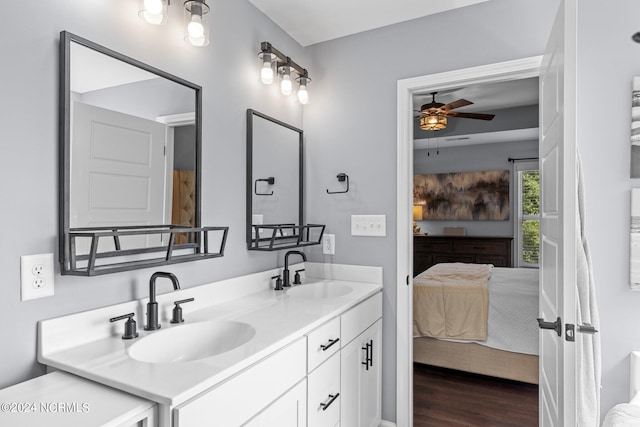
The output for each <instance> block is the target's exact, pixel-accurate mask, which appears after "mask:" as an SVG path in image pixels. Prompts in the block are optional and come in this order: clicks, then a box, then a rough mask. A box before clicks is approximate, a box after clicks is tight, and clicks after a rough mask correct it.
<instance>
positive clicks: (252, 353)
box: [38, 263, 382, 406]
mask: <svg viewBox="0 0 640 427" xmlns="http://www.w3.org/2000/svg"><path fill="white" fill-rule="evenodd" d="M305 268H306V270H307V271H306V274H307V277H306V279H305V284H310V283H317V282H325V283H327V284H328V285H332V284H341V285H345V286H348V287H350V288H351V289H352V291H351V292H350V293H348V294H346V295H343V296H339V297H335V298H326V299H310V298H300V297H294V296H290V295H288V291H287V290H284V291H274V290H272V289H270V286H271V285H270V284H271V281H270V280H269V278H270V277H271V276H272V275H274V272H277V270H270V271H267V272H263V273H258V274H254V275H250V276H243V277H241V278H235V279H232V280H230V281H223V282H217V283H213V284H209V285H203V286H198V287H196V288H188V289H184V290H180V291H178V292H173V293H172V292H169V293H167V294H163V295H159V296H158V301H159V302H160V305H161V306H162V307H163V310H162V311H161V316H160V317H161V323H162V329H161V330H166V329H168V328H180V327H181V326H182V325H187V324H192V323H194V322H199V321H206V320H225V321H229V320H231V321H237V322H244V323H247V324H249V325H251V326H253V327H254V328H255V331H256V332H255V336H254V337H253V338H252V339H251V340H249V341H248V342H247V343H246V344H243V345H241V346H239V347H237V348H235V349H233V350H231V351H228V352H225V353H222V354H219V355H216V356H211V357H208V358H204V359H200V360H194V361H185V362H175V363H147V362H141V361H137V360H134V359H132V358H130V357H129V356H128V354H127V348H128V347H129V346H131V345H133V344H134V343H135V342H137V341H138V340H140V338H142V337H144V336H146V335H148V334H154V333H160V332H158V331H152V332H147V331H144V329H143V324H144V317H143V314H144V310H143V311H142V312H141V311H140V309H141V307H144V303H145V302H146V301H143V300H140V301H133V302H130V303H124V304H119V305H117V306H110V307H104V308H101V309H97V310H92V311H90V312H85V313H79V314H76V315H71V316H64V317H63V318H57V319H51V320H46V321H42V322H40V323H39V350H38V353H39V354H38V360H39V361H40V363H43V364H46V365H49V366H53V367H55V368H58V369H61V370H64V371H68V372H71V373H74V374H76V375H79V376H82V377H85V378H88V379H91V380H94V381H96V382H99V383H102V384H106V385H109V386H112V387H115V388H117V389H120V390H123V391H127V392H129V393H132V394H135V395H137V396H141V397H144V398H147V399H149V400H152V401H155V402H158V403H160V404H165V405H172V406H174V405H178V404H180V403H182V402H184V401H186V400H188V399H190V398H192V397H194V396H196V395H197V394H199V393H201V392H203V391H205V390H207V389H209V388H211V387H213V386H215V385H216V384H218V383H219V382H221V381H222V380H224V379H226V378H228V377H229V376H231V375H233V374H235V373H237V372H239V371H240V370H242V369H244V368H246V367H248V366H250V365H252V364H254V363H256V362H258V361H259V360H260V359H262V358H264V357H266V356H268V355H269V354H271V353H272V352H274V351H276V350H277V349H279V348H282V347H284V346H285V345H287V344H289V343H291V342H293V341H295V340H296V339H298V338H300V337H301V336H303V335H304V334H306V333H307V332H309V331H311V330H312V329H314V328H316V327H317V326H320V325H321V324H323V323H324V322H326V321H328V320H329V319H331V318H333V317H335V316H337V315H339V314H341V313H342V312H344V311H345V310H347V309H349V308H350V307H352V306H355V305H357V304H358V303H359V302H361V301H363V300H365V299H367V298H368V297H370V296H371V295H373V294H375V293H377V292H379V291H380V290H381V289H382V269H381V268H379V267H360V266H335V265H330V267H327V265H325V264H315V263H306V264H305ZM310 275H315V276H321V277H325V278H311V277H309V276H310ZM340 278H343V279H349V280H341V279H340ZM358 280H365V281H358ZM226 282H231V283H226ZM249 282H250V283H249ZM240 283H245V284H246V287H248V288H251V290H250V291H247V290H246V289H245V290H244V291H242V290H240V287H241V286H243V285H240ZM265 284H266V286H265ZM230 286H236V287H237V288H236V290H235V291H230V289H233V288H229V287H230ZM298 286H305V285H304V284H303V285H298ZM225 292H231V294H227V295H225ZM234 292H237V293H236V295H235V296H237V297H236V298H234V295H232V294H233V293H234ZM246 292H250V293H246ZM190 296H195V298H196V301H199V304H195V302H194V303H188V304H185V305H184V306H183V311H184V318H185V323H183V324H180V325H171V324H170V323H169V322H168V316H169V314H168V313H169V312H170V309H171V307H173V304H172V303H171V301H173V300H177V299H182V298H189V297H190ZM212 296H214V297H212ZM206 300H209V301H216V300H218V301H219V300H224V302H220V303H217V304H211V303H208V304H207V303H206ZM191 304H193V305H191ZM131 311H134V312H136V313H137V316H136V318H137V321H138V332H139V333H140V337H139V338H137V339H134V340H123V339H121V335H122V331H123V325H122V322H119V323H118V324H117V325H115V326H116V327H113V325H109V323H108V318H109V317H114V316H117V315H121V314H125V313H127V312H131ZM65 332H66V333H67V334H68V333H74V332H75V333H76V334H77V339H74V338H69V337H68V336H66V334H65ZM63 341H64V343H62V344H61V342H63Z"/></svg>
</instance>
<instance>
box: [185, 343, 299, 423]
mask: <svg viewBox="0 0 640 427" xmlns="http://www.w3.org/2000/svg"><path fill="white" fill-rule="evenodd" d="M305 353H306V340H305V339H304V338H302V339H299V340H298V341H296V342H294V343H293V344H290V345H288V346H287V347H285V348H283V349H282V350H279V351H277V352H276V353H274V354H273V355H271V356H269V357H267V358H266V359H263V360H262V361H260V362H258V363H256V364H255V365H252V366H250V367H249V368H247V369H245V370H244V371H241V372H240V373H238V374H236V375H235V376H233V377H231V378H230V379H229V380H227V381H226V382H224V383H223V384H221V385H219V386H217V387H215V388H213V389H212V390H210V391H207V392H205V393H203V394H201V395H199V396H197V397H194V398H193V399H191V400H189V401H187V402H185V403H183V404H181V405H179V406H177V407H176V408H174V409H173V425H174V426H175V427H192V426H193V427H200V426H202V425H203V420H216V421H215V423H216V425H220V426H237V425H240V424H242V423H243V422H246V421H247V420H248V419H250V418H251V417H252V416H254V415H255V414H257V413H258V412H259V411H260V410H261V409H262V408H264V407H266V406H267V405H268V404H269V403H271V402H273V401H274V400H275V399H276V398H277V397H278V396H281V395H282V394H283V393H284V392H286V391H287V390H288V389H289V388H291V386H293V385H294V384H296V383H297V382H299V381H300V380H301V379H302V378H304V376H305V374H306V363H305V361H306V357H305Z"/></svg>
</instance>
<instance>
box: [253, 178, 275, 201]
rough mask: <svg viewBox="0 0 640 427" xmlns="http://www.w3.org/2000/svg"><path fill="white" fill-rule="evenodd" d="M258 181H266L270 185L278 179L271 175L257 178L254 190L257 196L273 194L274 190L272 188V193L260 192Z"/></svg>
mask: <svg viewBox="0 0 640 427" xmlns="http://www.w3.org/2000/svg"><path fill="white" fill-rule="evenodd" d="M258 181H264V182H266V183H267V184H269V185H273V184H274V183H275V182H276V179H275V178H274V177H272V176H270V177H269V178H259V179H256V180H255V181H254V183H253V192H254V193H255V195H256V196H273V190H271V193H258Z"/></svg>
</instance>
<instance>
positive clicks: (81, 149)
mask: <svg viewBox="0 0 640 427" xmlns="http://www.w3.org/2000/svg"><path fill="white" fill-rule="evenodd" d="M72 108H73V123H72V129H73V130H72V135H73V137H72V140H71V147H72V148H71V199H70V217H71V218H70V221H71V227H100V226H105V225H108V226H110V225H116V226H126V225H158V224H163V223H164V222H165V220H164V218H165V212H164V210H165V195H166V191H165V174H166V173H167V171H166V170H165V169H166V165H165V148H164V147H165V140H166V126H165V125H164V124H162V123H158V122H156V121H153V120H148V119H142V118H140V117H134V116H131V115H128V114H123V113H120V112H117V111H112V110H107V109H104V108H99V107H95V106H92V105H87V104H83V103H79V102H74V103H73V106H72ZM169 172H171V171H169ZM169 194H170V190H169ZM160 237H161V235H159V234H156V235H152V236H140V237H138V236H136V237H127V238H123V239H122V240H121V243H122V246H123V249H126V248H128V247H131V246H133V245H135V247H145V246H154V245H158V244H160ZM127 239H128V240H127ZM135 239H138V240H135ZM140 239H141V240H140ZM78 243H79V244H81V242H80V241H79V242H78ZM100 244H101V246H100V247H99V250H101V251H102V250H111V249H114V248H113V246H112V241H110V240H106V239H105V240H102V239H101V240H100Z"/></svg>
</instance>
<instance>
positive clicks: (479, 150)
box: [413, 141, 538, 237]
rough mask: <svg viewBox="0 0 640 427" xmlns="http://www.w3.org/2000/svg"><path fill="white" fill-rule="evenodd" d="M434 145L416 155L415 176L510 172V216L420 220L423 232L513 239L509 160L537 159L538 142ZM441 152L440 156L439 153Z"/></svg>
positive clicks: (510, 164) (414, 155) (512, 207)
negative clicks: (450, 230)
mask: <svg viewBox="0 0 640 427" xmlns="http://www.w3.org/2000/svg"><path fill="white" fill-rule="evenodd" d="M442 145H446V143H442V144H441V146H440V148H438V149H436V148H435V146H434V147H433V148H431V149H429V150H415V151H414V152H413V173H414V174H431V173H449V172H470V171H483V170H501V169H508V170H509V178H510V180H511V183H510V190H511V191H510V197H511V214H510V215H509V219H508V220H505V221H418V225H419V226H420V231H421V232H422V233H429V234H442V229H443V227H464V228H465V231H466V234H467V236H512V237H513V227H514V226H513V218H514V212H515V197H514V188H515V176H514V174H513V163H511V162H509V161H508V160H507V159H508V158H510V157H511V158H522V157H537V156H538V141H518V142H504V143H496V144H482V145H472V146H466V147H464V146H463V147H446V146H445V147H442ZM438 152H439V153H440V154H438Z"/></svg>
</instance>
